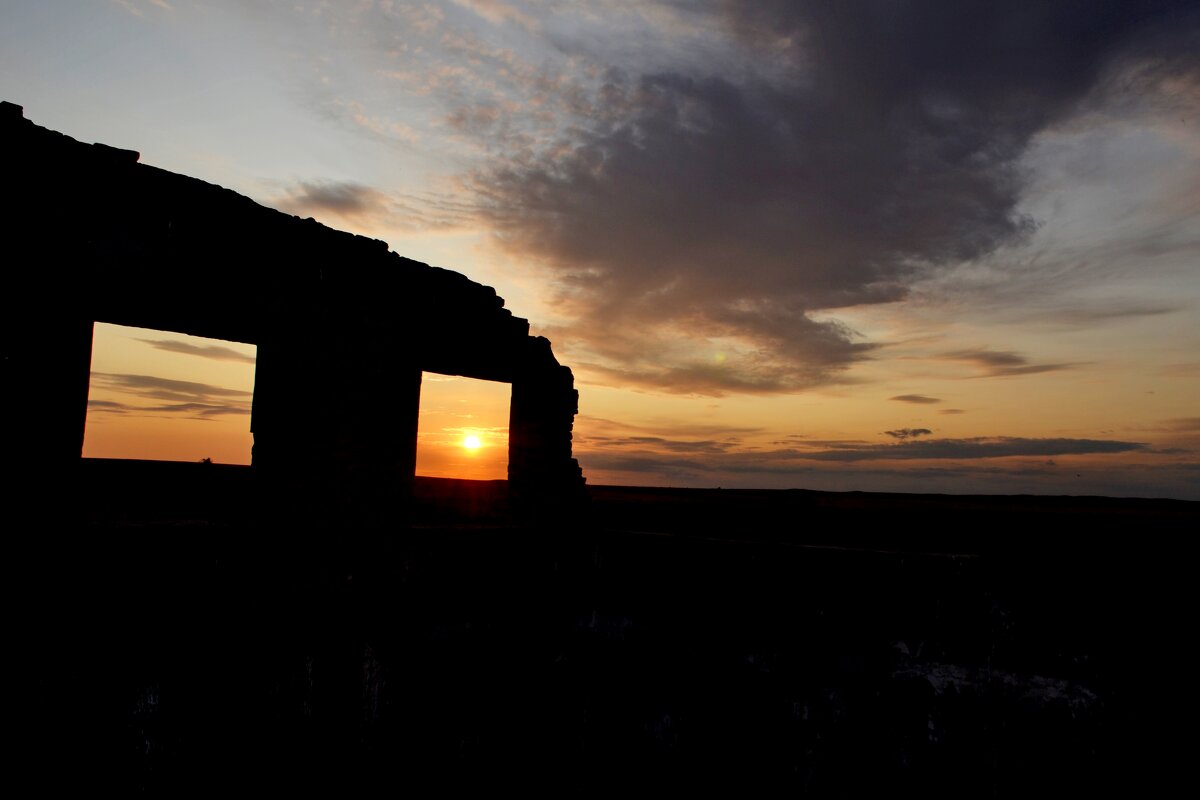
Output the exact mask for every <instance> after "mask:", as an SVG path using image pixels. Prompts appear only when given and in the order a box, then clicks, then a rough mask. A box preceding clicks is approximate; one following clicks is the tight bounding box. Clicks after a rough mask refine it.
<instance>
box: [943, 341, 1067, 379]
mask: <svg viewBox="0 0 1200 800" xmlns="http://www.w3.org/2000/svg"><path fill="white" fill-rule="evenodd" d="M938 357H939V358H942V359H945V360H947V361H960V362H963V363H967V364H973V365H974V366H976V367H978V368H979V369H980V370H981V372H980V373H979V375H978V376H977V377H984V378H1006V377H1012V376H1015V375H1037V374H1040V373H1043V372H1057V371H1058V370H1063V369H1070V368H1071V367H1074V366H1077V365H1076V364H1030V363H1029V360H1028V359H1027V358H1025V357H1024V356H1022V355H1019V354H1017V353H1013V352H1011V351H1006V350H988V349H986V348H979V349H975V350H955V351H953V352H950V353H942V354H940V356H938Z"/></svg>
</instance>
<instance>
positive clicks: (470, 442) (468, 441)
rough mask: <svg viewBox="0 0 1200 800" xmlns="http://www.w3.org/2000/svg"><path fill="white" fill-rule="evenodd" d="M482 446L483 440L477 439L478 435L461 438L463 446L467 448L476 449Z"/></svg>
mask: <svg viewBox="0 0 1200 800" xmlns="http://www.w3.org/2000/svg"><path fill="white" fill-rule="evenodd" d="M482 446H483V442H481V441H479V437H478V436H467V437H466V438H464V439H463V447H465V448H467V449H468V450H478V449H479V448H480V447H482Z"/></svg>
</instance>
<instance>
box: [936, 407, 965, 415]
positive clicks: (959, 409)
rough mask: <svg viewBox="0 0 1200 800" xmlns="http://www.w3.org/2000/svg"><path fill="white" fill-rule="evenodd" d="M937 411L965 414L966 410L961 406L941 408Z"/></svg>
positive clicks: (940, 412)
mask: <svg viewBox="0 0 1200 800" xmlns="http://www.w3.org/2000/svg"><path fill="white" fill-rule="evenodd" d="M938 413H939V414H965V413H967V412H966V411H965V410H964V409H961V408H943V409H942V410H941V411H939V412H938Z"/></svg>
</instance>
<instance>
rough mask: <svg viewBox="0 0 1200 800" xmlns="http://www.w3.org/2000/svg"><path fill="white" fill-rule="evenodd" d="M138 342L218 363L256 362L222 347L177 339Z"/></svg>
mask: <svg viewBox="0 0 1200 800" xmlns="http://www.w3.org/2000/svg"><path fill="white" fill-rule="evenodd" d="M138 341H139V342H145V343H146V344H148V345H150V346H151V347H153V348H154V349H155V350H164V351H166V352H168V353H182V354H184V355H189V356H199V357H201V358H211V359H214V360H216V361H238V362H241V363H243V364H253V363H254V361H255V358H254V356H251V355H247V354H245V353H242V352H240V351H238V350H234V349H233V348H232V347H224V346H222V345H215V344H207V345H196V344H189V343H187V342H180V341H177V340H175V339H138Z"/></svg>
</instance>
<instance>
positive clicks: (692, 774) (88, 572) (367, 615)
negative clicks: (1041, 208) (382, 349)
mask: <svg viewBox="0 0 1200 800" xmlns="http://www.w3.org/2000/svg"><path fill="white" fill-rule="evenodd" d="M84 476H85V480H84V482H83V485H82V489H81V492H82V497H81V498H80V499H79V500H78V502H77V503H75V502H73V503H72V504H65V505H70V506H71V509H70V513H68V514H66V515H65V518H69V519H74V520H75V522H74V523H73V524H74V527H73V528H69V529H68V530H67V531H66V532H61V533H59V532H53V531H52V530H50V529H49V526H46V527H45V529H43V528H42V527H40V526H38V525H36V524H30V523H25V524H24V525H23V528H24V529H22V530H11V529H10V530H9V531H8V536H7V540H8V542H9V543H10V548H9V552H10V557H9V558H6V559H5V563H6V570H5V571H6V573H7V575H8V578H9V584H10V588H11V589H13V593H12V599H11V600H10V602H9V606H8V607H9V614H8V618H9V620H10V623H9V625H8V626H6V627H7V628H8V630H7V633H6V638H7V639H8V647H6V650H7V651H8V656H7V660H8V661H9V663H10V664H11V665H13V666H14V667H15V677H13V678H10V686H11V687H12V689H13V691H12V693H11V695H10V702H11V709H12V711H11V713H10V714H9V715H8V716H9V720H10V722H9V729H10V736H9V737H7V738H8V739H9V740H10V741H15V742H16V745H17V746H16V748H15V750H11V751H10V753H9V756H10V758H11V759H12V762H13V763H14V764H15V765H17V766H18V767H19V769H21V770H22V771H28V773H29V774H30V775H32V776H33V777H34V778H35V779H36V781H37V783H36V784H35V785H37V786H39V787H41V788H43V789H52V788H54V787H56V786H60V785H72V786H86V787H90V788H92V789H100V788H102V787H116V788H117V789H119V790H121V791H124V792H128V791H136V790H157V791H173V792H179V791H182V790H184V789H189V788H200V789H204V790H209V791H221V792H224V791H230V790H240V789H258V790H263V789H265V790H268V791H278V792H285V791H286V792H292V793H295V792H301V793H308V792H315V791H326V790H329V791H339V792H349V791H360V790H372V791H380V792H384V791H386V792H388V793H393V794H394V793H418V794H427V793H431V792H435V791H436V792H438V793H442V792H447V791H453V790H456V789H461V788H473V789H485V790H490V791H498V790H499V789H501V788H503V787H515V788H518V789H526V790H533V791H544V792H554V793H555V794H571V793H578V792H581V791H584V790H591V789H602V790H608V791H613V792H617V791H620V792H638V793H643V792H646V791H684V790H696V789H720V788H724V787H729V788H730V789H739V790H754V789H771V790H781V791H788V792H792V793H807V794H810V795H812V796H857V795H864V794H867V793H870V794H888V795H908V794H921V795H922V796H927V797H928V796H954V797H973V796H997V795H999V796H1028V795H1031V794H1036V795H1043V794H1047V793H1049V792H1066V793H1069V794H1071V795H1078V794H1082V793H1083V792H1090V791H1099V790H1106V793H1108V792H1111V791H1114V790H1115V791H1121V790H1130V789H1141V788H1145V787H1147V786H1151V785H1154V784H1159V783H1163V782H1165V781H1166V780H1167V779H1169V778H1171V777H1176V776H1179V775H1183V776H1186V775H1188V774H1189V773H1191V772H1192V771H1193V770H1194V767H1193V762H1194V744H1195V738H1196V737H1195V733H1194V730H1193V728H1194V726H1195V723H1196V717H1195V703H1194V700H1195V694H1196V678H1195V675H1194V667H1195V663H1196V662H1195V658H1194V656H1193V655H1192V654H1191V653H1192V650H1193V649H1194V648H1193V643H1192V639H1193V638H1194V637H1195V635H1196V631H1197V624H1196V619H1195V616H1194V610H1195V607H1196V603H1195V599H1194V594H1195V588H1194V587H1195V585H1196V581H1195V579H1194V564H1193V562H1192V549H1193V548H1192V546H1191V545H1192V540H1193V539H1194V537H1195V531H1196V530H1198V529H1200V526H1198V525H1197V522H1198V521H1200V508H1198V507H1197V506H1198V504H1195V503H1182V502H1173V501H1138V500H1112V499H1106V498H1031V497H969V498H968V497H938V496H912V495H871V494H859V493H846V494H837V493H817V492H739V491H730V490H724V491H720V490H715V491H700V490H665V489H664V490H655V489H630V488H620V487H592V489H591V496H592V505H591V508H590V509H589V510H588V511H587V512H586V513H585V514H583V515H581V518H580V519H579V520H577V521H572V522H571V523H570V524H562V525H559V526H556V527H550V528H546V529H540V530H535V529H526V528H519V527H513V526H509V525H504V524H502V523H503V522H504V513H505V509H504V504H503V502H502V499H501V498H502V493H503V489H504V485H503V484H475V483H469V482H449V481H421V482H419V484H418V498H419V502H418V504H417V510H416V512H415V518H414V520H413V527H412V528H411V529H409V530H405V531H396V532H393V533H388V534H373V535H370V536H365V535H348V534H345V533H343V532H339V531H337V530H329V529H324V530H318V529H289V530H281V529H279V528H278V527H277V526H273V525H270V524H267V523H266V522H264V521H261V520H259V521H257V522H254V521H249V520H251V519H252V518H253V515H248V514H247V513H246V509H247V507H248V506H249V505H252V497H253V494H254V486H253V476H252V475H251V474H250V473H249V472H248V470H244V469H236V468H221V467H201V466H200V465H144V464H143V465H138V464H134V463H125V464H105V463H103V462H92V463H85V464H84ZM76 506H78V507H76ZM47 514H48V516H50V517H55V518H56V519H62V518H64V512H63V510H62V509H48V510H47Z"/></svg>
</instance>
